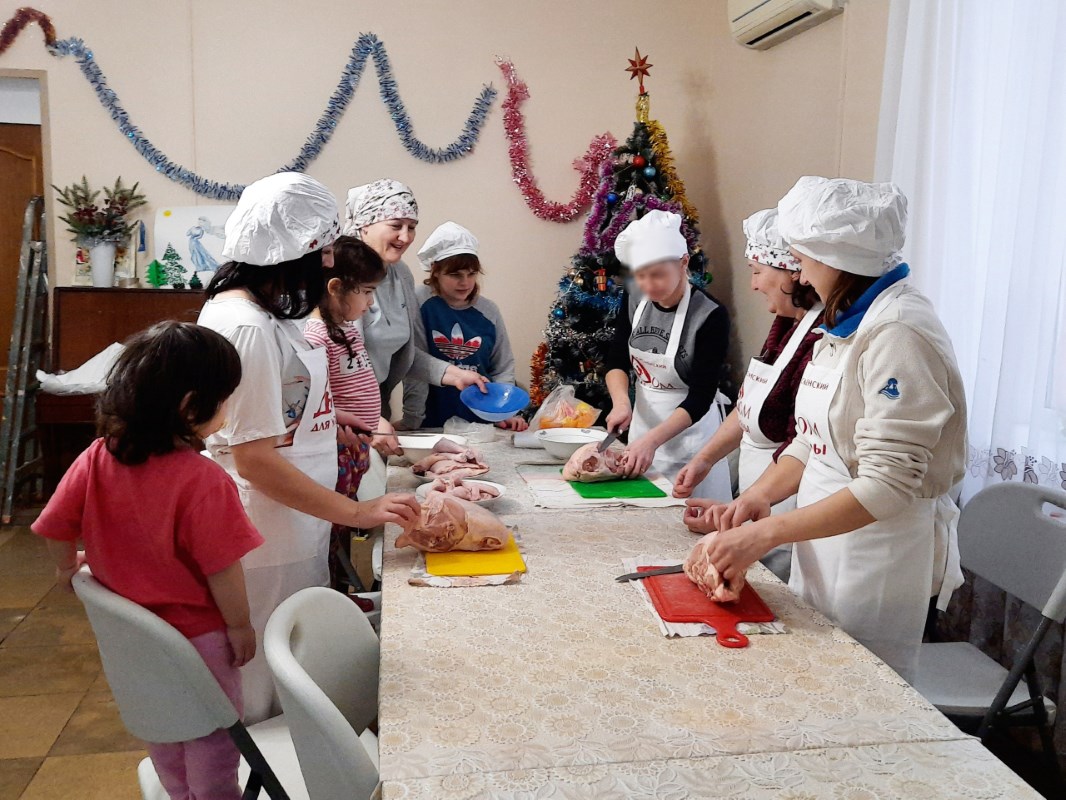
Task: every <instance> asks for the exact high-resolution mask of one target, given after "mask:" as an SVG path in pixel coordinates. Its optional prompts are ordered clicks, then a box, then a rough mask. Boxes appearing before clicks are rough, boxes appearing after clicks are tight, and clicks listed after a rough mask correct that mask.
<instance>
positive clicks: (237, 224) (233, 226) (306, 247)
mask: <svg viewBox="0 0 1066 800" xmlns="http://www.w3.org/2000/svg"><path fill="white" fill-rule="evenodd" d="M339 234H340V219H339V218H338V216H337V200H336V198H335V197H334V196H333V195H332V193H330V191H329V189H327V188H326V187H325V186H323V185H322V184H321V183H319V182H318V181H316V180H315V179H314V178H311V177H308V176H307V175H304V174H303V173H300V172H278V173H276V174H274V175H268V176H267V177H265V178H261V179H260V180H257V181H256V182H255V183H251V184H249V185H248V186H246V187H245V188H244V191H243V192H241V199H240V200H238V201H237V207H236V208H235V209H233V213H232V214H230V215H229V218H228V219H227V220H226V243H225V244H224V245H223V246H222V256H223V258H225V259H227V260H230V261H240V262H242V263H244V264H255V265H257V266H268V265H272V264H281V263H283V262H285V261H294V260H295V259H297V258H300V256H303V255H305V254H307V253H312V252H314V251H315V250H321V249H322V248H323V247H326V246H327V245H330V244H332V243H333V240H334V239H336V238H337V236H338V235H339Z"/></svg>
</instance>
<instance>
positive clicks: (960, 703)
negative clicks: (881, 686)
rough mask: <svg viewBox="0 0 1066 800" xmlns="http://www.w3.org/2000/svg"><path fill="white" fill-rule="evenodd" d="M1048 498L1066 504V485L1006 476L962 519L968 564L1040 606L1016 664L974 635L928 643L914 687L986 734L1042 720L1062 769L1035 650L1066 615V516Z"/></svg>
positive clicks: (1047, 746)
mask: <svg viewBox="0 0 1066 800" xmlns="http://www.w3.org/2000/svg"><path fill="white" fill-rule="evenodd" d="M1045 503H1050V504H1051V505H1053V506H1057V507H1059V508H1062V509H1064V510H1066V492H1060V491H1057V490H1055V489H1050V488H1047V487H1044V486H1038V485H1033V484H1026V483H1000V484H996V485H994V486H990V487H988V488H986V489H983V490H982V491H980V492H978V493H977V494H976V495H975V496H974V497H973V498H972V499H971V500H970V501H969V502H968V503H967V504H966V505H965V506H964V507H963V509H962V516H961V517H960V519H959V553H960V555H961V558H962V564H963V566H965V567H966V568H967V569H969V570H970V571H972V572H974V573H976V574H977V575H979V576H981V577H982V578H984V579H985V580H987V581H989V582H990V583H992V584H994V585H995V586H997V587H999V588H1000V589H1003V590H1004V591H1006V592H1007V593H1009V594H1011V595H1014V596H1015V597H1017V598H1019V599H1020V600H1022V601H1024V602H1026V603H1028V604H1029V605H1031V606H1033V607H1034V608H1038V609H1040V611H1041V619H1040V623H1039V624H1038V625H1037V627H1036V630H1035V631H1034V633H1033V635H1032V637H1031V638H1030V639H1029V641H1028V642H1027V643H1026V645H1025V647H1023V648H1022V650H1021V652H1019V653H1017V654H1016V655H1015V657H1014V666H1013V668H1012V669H1011V670H1010V671H1009V672H1008V671H1007V670H1006V669H1005V668H1004V667H1002V666H1001V665H1000V664H999V663H997V662H996V661H995V660H993V659H992V658H990V657H989V656H987V655H985V654H984V653H982V652H981V651H980V650H978V649H977V648H976V647H974V646H973V645H972V644H970V643H969V642H944V643H929V644H923V645H922V648H921V651H920V658H919V665H918V672H917V678H916V680H915V682H914V687H915V688H916V689H917V690H918V691H919V692H921V693H922V695H924V696H925V697H926V699H928V700H929V701H930V702H931V703H932V704H933V705H935V706H936V707H937V708H939V709H940V710H941V711H942V712H943V713H944V714H945V715H946V716H947V717H949V718H950V719H951V720H952V721H953V722H955V723H956V724H958V725H959V726H960V727H962V728H963V729H970V730H973V729H974V728H976V732H977V735H978V736H979V737H980V738H981V739H985V738H986V737H987V736H988V734H989V733H990V732H991V731H992V729H994V728H1005V727H1013V726H1021V725H1024V726H1035V727H1036V728H1038V729H1039V732H1040V739H1041V742H1042V744H1043V748H1044V753H1045V756H1046V757H1047V759H1048V762H1049V765H1051V766H1053V767H1054V769H1055V771H1056V772H1057V770H1058V761H1057V759H1056V757H1055V748H1054V744H1053V742H1052V735H1051V726H1052V725H1053V724H1054V721H1055V714H1056V708H1055V704H1054V703H1053V702H1052V701H1051V700H1049V699H1048V698H1046V697H1044V696H1043V693H1042V692H1041V690H1040V686H1039V683H1038V681H1037V676H1036V667H1035V665H1034V662H1033V656H1034V654H1035V653H1036V650H1037V647H1038V646H1039V645H1040V642H1041V641H1042V640H1043V638H1044V635H1045V634H1046V633H1047V631H1048V628H1050V627H1051V625H1052V623H1061V622H1062V621H1063V620H1064V619H1066V524H1064V522H1062V521H1060V520H1056V519H1052V518H1051V517H1049V516H1048V515H1047V514H1046V513H1044V504H1045ZM1023 681H1024V685H1023Z"/></svg>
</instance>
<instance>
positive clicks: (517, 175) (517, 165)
mask: <svg viewBox="0 0 1066 800" xmlns="http://www.w3.org/2000/svg"><path fill="white" fill-rule="evenodd" d="M496 64H497V65H498V66H499V68H500V70H501V71H502V72H503V75H504V77H505V78H506V80H507V85H508V89H507V98H506V99H505V100H504V101H503V131H504V135H505V136H506V137H507V143H508V148H507V152H508V155H509V156H510V159H511V178H512V180H513V181H514V182H515V183H516V184H518V188H519V189H520V190H521V192H522V196H523V197H524V198H525V201H526V205H527V206H529V209H530V211H532V212H533V213H534V214H535V215H536V216H537V217H539V218H540V219H544V220H548V221H549V222H570V221H571V220H572V219H575V218H576V217H577V216H578V214H580V213H581V212H582V210H584V209H585V208H586V207H587V206H588V204H589V201H590V200H591V199H592V195H593V193H594V192H595V191H596V177H597V174H598V173H599V170H600V165H601V164H604V163H608V162H609V161H610V157H611V153H612V152H613V151H614V149H615V147H617V146H618V142H617V141H616V140H615V138H614V137H613V136H612V135H611V134H610V133H602V134H600V135H599V136H594V137H593V139H592V141H591V142H590V143H589V146H588V150H586V151H585V155H583V156H581V157H580V158H577V159H575V160H574V169H575V170H577V172H578V173H580V175H581V181H580V183H579V184H578V188H577V191H575V192H574V195H573V197H572V198H571V199H570V202H569V203H565V204H564V203H555V202H552V201H550V200H547V199H546V198H545V197H544V194H543V192H541V190H540V187H539V186H538V185H537V179H536V178H535V177H534V176H533V173H532V168H531V166H530V158H529V140H528V139H527V138H526V124H525V120H524V119H523V117H522V110H521V106H522V103H524V102H525V101H526V100H527V99H529V87H528V86H527V85H526V82H525V81H523V80H522V79H521V78H519V77H518V73H517V71H516V70H515V66H514V64H512V63H511V62H510V60H508V59H505V58H499V57H497V59H496Z"/></svg>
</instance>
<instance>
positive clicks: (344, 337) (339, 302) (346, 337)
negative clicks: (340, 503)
mask: <svg viewBox="0 0 1066 800" xmlns="http://www.w3.org/2000/svg"><path fill="white" fill-rule="evenodd" d="M332 257H333V259H332V266H330V262H329V258H328V256H326V257H324V258H323V268H324V270H325V273H326V292H325V293H324V294H323V296H322V302H321V303H320V304H319V307H318V308H317V309H315V310H314V311H313V312H312V313H311V316H310V317H308V319H307V322H306V323H305V326H304V338H306V339H307V342H308V344H310V345H311V346H312V347H325V348H326V359H327V364H328V367H329V387H330V392H331V393H332V395H333V405H334V407H335V409H336V412H337V422H338V423H339V424H341V425H348V426H350V427H351V428H353V429H354V430H356V431H366V432H370V431H378V432H389V433H392V426H391V425H390V424H389V423H388V421H387V420H385V419H382V417H381V392H380V391H379V389H378V381H377V378H376V377H374V368H373V366H372V365H371V363H370V357H369V356H368V355H367V352H366V345H365V344H364V342H363V336H362V334H361V333H360V331H359V328H358V327H357V326H356V321H357V320H358V319H359V318H360V317H362V316H363V314H364V313H366V310H367V309H368V308H369V307H370V306H371V305H372V304H373V302H374V289H375V288H377V285H378V284H379V283H381V281H382V279H384V277H385V265H384V264H383V263H382V261H381V256H379V255H378V254H377V253H375V252H374V251H373V250H372V249H371V248H370V247H368V246H367V245H365V244H363V243H362V242H361V241H359V240H358V239H356V238H354V237H352V236H341V237H340V238H339V239H337V241H336V242H334V244H333V252H332ZM360 439H361V441H360V442H359V444H358V445H354V446H349V445H344V444H340V443H338V444H337V451H338V478H337V491H338V492H340V493H341V494H344V495H346V496H347V497H351V498H352V499H355V495H356V492H357V491H358V490H359V483H360V481H361V480H362V477H363V475H364V474H365V473H366V471H367V469H368V468H369V466H370V447H371V446H372V445H373V444H374V440H373V439H371V438H370V437H368V436H366V437H360Z"/></svg>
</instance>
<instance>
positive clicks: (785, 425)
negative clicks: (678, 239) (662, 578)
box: [674, 208, 823, 580]
mask: <svg viewBox="0 0 1066 800" xmlns="http://www.w3.org/2000/svg"><path fill="white" fill-rule="evenodd" d="M744 235H745V236H746V237H747V247H746V249H745V252H744V255H745V256H746V257H747V260H748V266H749V267H750V269H751V288H752V290H753V291H756V292H760V293H761V294H762V295H763V297H764V298H765V299H766V306H767V310H768V311H769V312H770V313H771V314H774V315H775V319H774V322H773V325H772V326H771V327H770V333H769V335H768V336H767V337H766V343H765V344H763V347H762V352H761V353H760V354H759V355H758V356H756V357H754V358H752V359H751V362H750V363H749V364H748V371H747V375H746V376H745V378H744V383H743V385H742V386H741V387H740V394H739V396H738V397H737V405H736V408H734V409H733V411H732V413H731V414H730V415H729V416H728V417H726V420H725V422H724V423H723V424H722V426H721V427H720V428H719V429H718V431H717V432H716V433H715V434H714V436H712V437H711V440H710V441H709V442H707V444H705V445H704V446H703V449H702V450H700V452H699V453H697V454H696V455H695V456H694V457H693V459H692V460H691V461H689V463H688V464H686V465H685V467H684V468H683V469H682V470H681V472H679V473H678V476H677V482H676V483H675V484H674V496H675V497H689V496H690V495H691V494H692V489H693V487H694V486H696V485H697V484H698V483H699V482H700V481H702V480H703V479H704V478H705V477H706V476H707V473H708V472H710V470H711V467H713V466H714V465H715V464H716V463H718V461H720V460H721V459H723V458H725V457H726V456H727V455H728V454H729V453H731V452H733V451H734V450H736V449H737V448H738V447H739V448H740V470H739V471H740V476H739V477H740V481H739V483H740V491H741V492H743V491H745V490H746V489H747V488H748V487H749V486H751V485H752V484H753V483H754V482H755V480H756V479H757V478H758V477H759V476H761V475H762V474H763V472H764V471H765V470H766V468H767V467H768V466H770V464H772V463H774V461H775V460H776V459H777V456H778V455H779V454H780V453H781V452H782V451H784V449H785V448H786V447H787V446H788V445H789V444H791V442H792V439H793V438H794V437H795V435H796V418H795V416H794V414H793V410H794V408H795V403H796V391H797V390H798V389H799V385H800V378H801V377H802V375H803V370H804V368H805V367H806V366H807V364H808V362H809V361H810V360H811V355H812V353H813V350H814V344H815V342H817V341H818V339H819V338H821V335H822V333H821V331H820V330H819V329H818V327H817V326H818V325H819V324H821V322H822V309H823V305H822V303H821V301H819V300H818V296H817V295H816V294H815V293H814V289H812V288H811V287H810V286H805V285H803V284H801V283H800V281H799V269H800V261H799V259H798V258H796V257H795V256H794V255H792V254H791V253H790V252H788V245H787V244H785V241H784V239H782V238H781V234H780V233H778V230H777V209H776V208H766V209H763V210H762V211H756V212H755V213H754V214H752V215H751V216H750V217H748V218H747V219H746V220H744ZM712 505H713V502H712V501H710V500H689V502H688V507H689V510H688V513H687V514H686V516H685V523H686V524H687V525H688V527H689V529H690V530H691V531H692V532H693V533H709V532H710V531H711V530H712V528H711V527H710V526H709V525H710V521H711V520H710V507H711V506H712ZM795 507H796V503H795V499H794V498H789V499H787V500H783V501H782V502H780V503H778V504H777V505H775V506H774V508H773V511H774V513H783V512H785V511H791V510H792V509H793V508H795ZM763 563H764V564H766V566H768V567H769V568H770V569H771V570H773V571H774V573H775V574H776V575H777V576H778V577H780V578H781V579H782V580H788V572H789V568H790V566H791V563H792V546H791V545H790V544H786V545H781V546H780V547H778V548H775V549H774V550H773V551H772V552H771V553H769V554H768V555H767V556H766V557H765V558H764V559H763Z"/></svg>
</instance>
